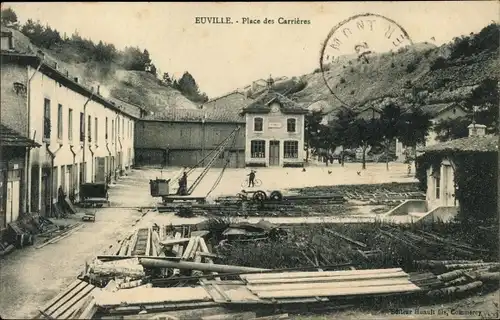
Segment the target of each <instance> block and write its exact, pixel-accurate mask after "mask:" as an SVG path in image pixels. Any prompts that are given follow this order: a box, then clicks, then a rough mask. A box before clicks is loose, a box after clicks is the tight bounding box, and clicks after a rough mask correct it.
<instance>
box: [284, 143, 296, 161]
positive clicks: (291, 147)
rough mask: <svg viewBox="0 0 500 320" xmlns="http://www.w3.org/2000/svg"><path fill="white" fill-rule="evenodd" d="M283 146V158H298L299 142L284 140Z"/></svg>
mask: <svg viewBox="0 0 500 320" xmlns="http://www.w3.org/2000/svg"><path fill="white" fill-rule="evenodd" d="M283 147H284V148H285V151H284V153H285V155H284V157H285V158H288V159H290V158H294V159H296V158H298V157H299V142H298V141H285V143H284V144H283Z"/></svg>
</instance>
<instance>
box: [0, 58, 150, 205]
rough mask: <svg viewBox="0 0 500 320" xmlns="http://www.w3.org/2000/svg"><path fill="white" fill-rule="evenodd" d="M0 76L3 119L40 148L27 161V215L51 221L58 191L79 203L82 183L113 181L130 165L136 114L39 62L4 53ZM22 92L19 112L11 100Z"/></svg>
mask: <svg viewBox="0 0 500 320" xmlns="http://www.w3.org/2000/svg"><path fill="white" fill-rule="evenodd" d="M1 73H2V118H4V116H5V117H6V118H7V120H6V123H9V124H11V125H14V124H15V123H16V121H17V122H20V123H19V124H18V125H17V126H16V128H19V130H20V131H21V132H24V133H25V135H26V136H27V137H31V138H32V139H33V140H34V141H35V142H36V143H38V144H39V145H40V146H41V147H40V148H35V149H31V151H30V152H29V154H28V157H27V160H26V161H27V170H26V174H27V186H29V187H27V188H26V194H25V198H26V199H27V200H26V203H27V207H26V212H41V213H42V214H44V215H50V213H51V205H52V203H53V202H55V201H56V199H57V190H58V188H59V187H61V188H62V189H63V191H65V193H66V194H67V195H69V196H70V198H72V199H78V196H79V185H80V184H81V183H85V182H104V181H106V179H110V178H111V179H116V178H117V177H118V176H119V175H120V174H121V173H123V172H124V170H127V169H128V168H130V166H131V165H132V164H133V161H134V148H133V141H134V129H135V128H134V127H135V121H136V119H137V118H138V117H139V116H140V114H141V111H140V109H139V108H135V109H134V108H130V106H126V107H125V106H121V105H119V104H117V103H116V102H115V101H110V100H108V99H106V98H104V97H102V96H101V95H100V92H99V87H96V88H86V87H84V86H83V85H82V84H80V83H79V81H78V78H72V77H70V76H69V74H68V73H64V72H62V71H61V70H58V68H57V65H56V64H52V63H49V62H47V61H45V60H44V57H43V56H35V55H24V54H19V53H13V52H4V51H2V70H1ZM20 88H21V89H22V88H24V89H23V90H25V92H26V93H25V94H24V97H23V98H21V99H17V100H19V101H20V100H23V101H25V102H24V105H22V106H19V103H17V104H16V102H15V99H14V95H15V94H16V93H15V92H16V90H18V91H19V90H21V89H20ZM4 93H8V95H7V96H6V98H4ZM16 95H17V94H16ZM20 112H22V113H25V114H26V119H27V121H21V120H19V119H22V118H21V117H20V115H19V113H20Z"/></svg>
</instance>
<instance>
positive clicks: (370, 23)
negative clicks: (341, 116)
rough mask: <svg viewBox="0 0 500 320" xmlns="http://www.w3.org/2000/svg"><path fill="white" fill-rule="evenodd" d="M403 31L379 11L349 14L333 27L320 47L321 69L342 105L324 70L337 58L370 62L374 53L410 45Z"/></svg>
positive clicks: (327, 84) (325, 79)
mask: <svg viewBox="0 0 500 320" xmlns="http://www.w3.org/2000/svg"><path fill="white" fill-rule="evenodd" d="M412 44H413V42H412V40H411V39H410V37H409V35H408V33H407V32H406V30H405V29H404V28H403V27H401V26H400V25H399V24H398V23H396V22H395V21H394V20H392V19H389V18H387V17H384V16H382V15H379V14H373V13H365V14H358V15H355V16H352V17H350V18H348V19H346V20H344V21H342V22H340V23H339V24H337V25H336V26H334V27H333V28H332V30H331V31H330V33H329V34H328V36H327V38H326V40H325V42H324V44H323V46H322V48H321V56H320V68H321V73H322V75H323V79H324V81H325V84H326V86H327V87H328V89H329V90H330V92H331V93H332V94H333V96H334V97H335V98H336V99H337V100H339V101H340V102H341V103H342V105H344V106H347V107H349V105H348V104H347V103H345V102H344V101H343V100H342V99H340V98H339V97H338V96H337V95H336V94H335V91H334V90H333V87H334V86H333V85H332V83H331V80H329V79H328V78H327V77H326V75H325V72H326V71H328V69H329V68H328V67H329V66H330V65H331V64H334V63H338V62H339V59H340V57H342V56H347V57H348V58H357V59H358V60H359V61H361V62H362V63H369V59H370V55H371V54H373V53H381V52H389V51H393V50H398V49H400V48H403V47H405V46H408V45H412Z"/></svg>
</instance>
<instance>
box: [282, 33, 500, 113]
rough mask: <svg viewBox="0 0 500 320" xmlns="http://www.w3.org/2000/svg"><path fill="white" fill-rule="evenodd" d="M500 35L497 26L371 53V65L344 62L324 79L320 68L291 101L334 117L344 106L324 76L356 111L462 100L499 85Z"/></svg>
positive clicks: (331, 68)
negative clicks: (439, 42) (488, 82)
mask: <svg viewBox="0 0 500 320" xmlns="http://www.w3.org/2000/svg"><path fill="white" fill-rule="evenodd" d="M498 33H499V25H495V24H492V25H490V26H487V27H485V28H484V29H483V30H482V31H481V32H480V33H479V34H475V35H471V36H470V37H461V38H456V39H454V42H451V43H448V44H445V45H443V46H441V47H436V46H434V45H431V44H427V43H419V44H415V45H413V46H412V47H407V48H404V49H402V50H401V49H400V50H399V51H398V52H389V53H383V54H372V55H370V56H368V61H369V62H368V63H366V62H365V61H363V60H362V59H361V61H359V60H358V59H357V58H355V57H341V58H340V59H338V60H337V61H336V63H335V64H332V65H330V66H328V68H327V69H328V71H326V72H325V74H324V75H323V74H322V73H321V71H320V69H319V68H318V69H316V70H315V71H314V73H311V74H307V75H304V76H302V77H301V78H300V79H301V80H300V81H301V82H302V83H305V84H306V85H305V86H304V87H303V89H302V88H300V89H301V90H298V91H295V93H293V94H291V95H290V96H291V98H292V99H293V100H295V101H297V102H298V103H300V104H302V105H303V106H305V107H312V108H313V109H318V108H319V109H321V110H323V112H324V113H333V112H335V111H336V110H338V109H339V108H340V106H341V105H342V104H341V102H339V101H338V100H337V99H336V98H335V97H334V96H333V95H332V94H331V92H330V89H329V88H328V87H327V86H326V85H325V80H324V78H323V77H325V78H326V79H327V80H328V83H329V84H330V86H331V87H332V89H333V90H334V92H335V94H336V95H337V96H338V97H339V98H340V99H341V100H342V101H344V102H345V103H346V104H347V105H348V106H350V107H352V108H354V109H358V110H359V109H362V108H365V107H367V106H369V105H377V104H380V103H381V102H383V101H384V100H387V99H393V100H396V101H398V102H399V103H401V104H409V103H412V102H415V101H418V103H420V104H434V103H440V102H451V101H463V100H464V99H465V98H467V96H468V95H469V94H470V93H471V92H472V90H473V89H474V88H475V87H477V86H478V85H479V84H480V83H481V82H482V81H483V80H485V79H487V78H491V79H496V80H498V77H499V75H500V65H499V62H498ZM495 39H496V40H495ZM464 46H465V48H464ZM292 86H296V85H295V84H292V83H291V84H290V87H292ZM292 92H293V91H292ZM312 104H314V105H313V106H312Z"/></svg>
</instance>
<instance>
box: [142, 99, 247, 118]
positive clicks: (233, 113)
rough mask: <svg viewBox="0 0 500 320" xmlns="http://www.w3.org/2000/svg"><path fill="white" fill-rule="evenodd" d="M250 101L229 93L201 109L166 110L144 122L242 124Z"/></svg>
mask: <svg viewBox="0 0 500 320" xmlns="http://www.w3.org/2000/svg"><path fill="white" fill-rule="evenodd" d="M252 101H253V100H252V99H249V98H247V97H246V96H245V95H244V94H243V93H240V92H231V93H229V94H226V95H224V96H221V97H218V98H214V99H212V100H209V101H207V102H206V103H204V104H203V105H202V108H201V109H167V110H165V111H162V112H157V113H155V114H152V115H148V116H146V117H145V118H144V120H150V121H176V122H193V121H194V122H199V121H201V120H202V119H203V118H205V121H206V122H220V123H244V122H245V118H244V117H243V115H242V114H241V112H242V110H243V108H244V107H245V106H247V105H248V104H249V103H251V102H252Z"/></svg>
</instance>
